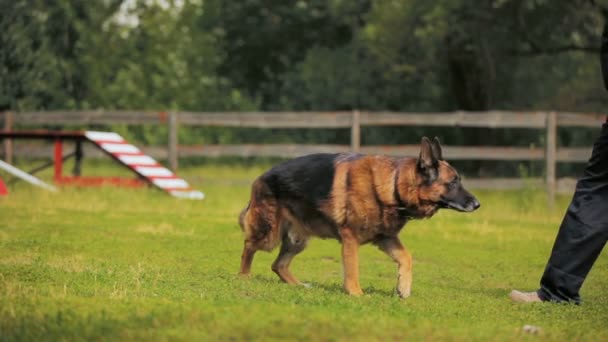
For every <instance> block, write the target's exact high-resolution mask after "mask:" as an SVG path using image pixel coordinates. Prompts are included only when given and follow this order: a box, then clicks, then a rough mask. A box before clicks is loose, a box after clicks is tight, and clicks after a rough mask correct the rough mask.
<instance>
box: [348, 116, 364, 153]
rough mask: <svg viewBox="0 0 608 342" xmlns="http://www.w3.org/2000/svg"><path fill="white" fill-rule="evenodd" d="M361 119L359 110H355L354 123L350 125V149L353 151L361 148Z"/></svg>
mask: <svg viewBox="0 0 608 342" xmlns="http://www.w3.org/2000/svg"><path fill="white" fill-rule="evenodd" d="M359 119H360V113H359V111H358V110H355V111H353V117H352V124H351V127H350V151H351V152H353V153H358V152H359V150H360V148H361V124H360V120H359Z"/></svg>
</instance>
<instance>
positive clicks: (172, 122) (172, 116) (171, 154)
mask: <svg viewBox="0 0 608 342" xmlns="http://www.w3.org/2000/svg"><path fill="white" fill-rule="evenodd" d="M177 126H178V117H177V113H174V112H171V113H169V146H168V150H167V154H168V156H167V157H168V159H169V168H171V170H173V172H176V171H177V167H178V164H177V129H178V127H177Z"/></svg>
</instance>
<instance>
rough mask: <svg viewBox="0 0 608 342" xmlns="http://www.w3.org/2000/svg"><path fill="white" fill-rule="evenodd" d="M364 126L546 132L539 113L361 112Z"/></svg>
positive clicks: (543, 119)
mask: <svg viewBox="0 0 608 342" xmlns="http://www.w3.org/2000/svg"><path fill="white" fill-rule="evenodd" d="M361 125H365V126H452V127H454V126H455V127H490V128H537V129H538V128H544V127H545V114H544V113H537V112H505V111H488V112H462V111H460V112H452V113H396V112H361Z"/></svg>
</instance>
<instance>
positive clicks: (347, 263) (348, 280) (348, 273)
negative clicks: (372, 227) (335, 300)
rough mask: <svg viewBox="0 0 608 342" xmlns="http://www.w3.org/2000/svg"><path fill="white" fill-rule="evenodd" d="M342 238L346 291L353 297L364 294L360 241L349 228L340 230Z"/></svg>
mask: <svg viewBox="0 0 608 342" xmlns="http://www.w3.org/2000/svg"><path fill="white" fill-rule="evenodd" d="M340 237H341V238H342V264H343V266H344V290H346V293H348V294H349V295H352V296H360V295H362V294H363V290H361V285H359V241H358V240H357V237H356V235H355V234H354V232H353V231H352V230H351V229H349V228H343V229H341V230H340Z"/></svg>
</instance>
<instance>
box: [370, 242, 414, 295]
mask: <svg viewBox="0 0 608 342" xmlns="http://www.w3.org/2000/svg"><path fill="white" fill-rule="evenodd" d="M377 245H378V247H380V249H381V250H382V251H383V252H385V253H386V254H388V255H389V256H390V257H391V258H392V259H393V260H394V261H395V262H396V263H397V294H398V295H399V297H401V298H407V297H409V296H410V294H411V292H412V255H411V254H410V252H408V251H407V249H405V247H403V245H402V244H401V241H399V238H398V237H396V236H395V237H392V238H387V239H384V240H381V241H379V242H378V243H377Z"/></svg>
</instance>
